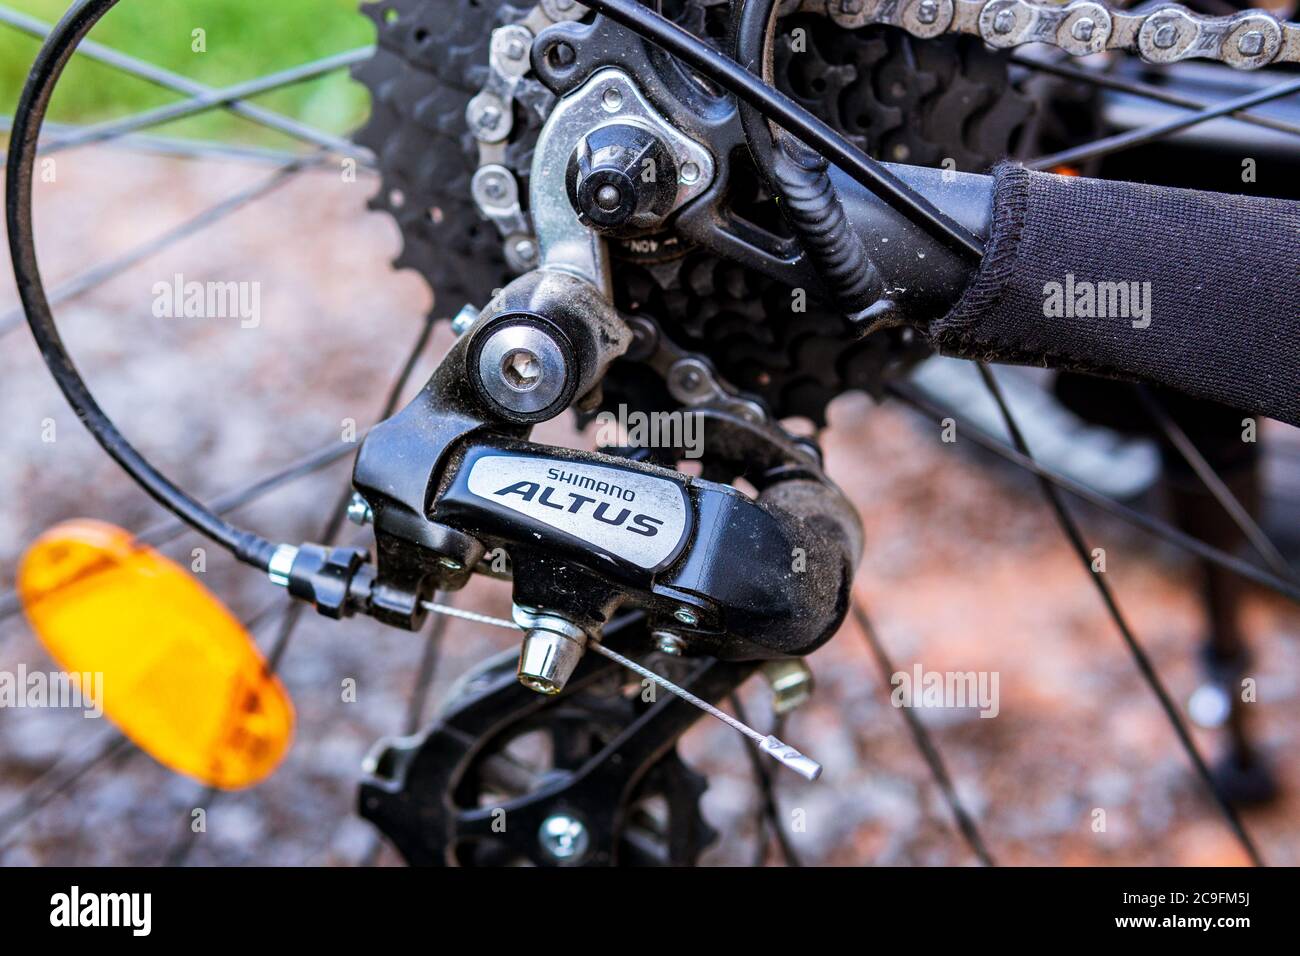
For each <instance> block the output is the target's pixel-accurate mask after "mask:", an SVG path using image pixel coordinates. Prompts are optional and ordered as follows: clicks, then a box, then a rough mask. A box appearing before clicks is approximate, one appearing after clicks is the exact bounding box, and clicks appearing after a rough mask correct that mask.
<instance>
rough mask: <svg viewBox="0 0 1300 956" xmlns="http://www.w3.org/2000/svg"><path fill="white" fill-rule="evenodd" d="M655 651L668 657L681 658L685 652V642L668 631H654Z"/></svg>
mask: <svg viewBox="0 0 1300 956" xmlns="http://www.w3.org/2000/svg"><path fill="white" fill-rule="evenodd" d="M654 640H655V650H657V651H659V653H660V654H667V655H668V656H669V657H681V656H682V654H683V652H684V651H685V650H686V642H685V641H683V640H682V639H681V638H680V637H678V636H677V635H676V634H673V633H670V632H669V631H655V633H654Z"/></svg>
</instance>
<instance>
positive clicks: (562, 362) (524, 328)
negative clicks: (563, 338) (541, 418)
mask: <svg viewBox="0 0 1300 956" xmlns="http://www.w3.org/2000/svg"><path fill="white" fill-rule="evenodd" d="M476 371H477V373H478V380H479V383H480V384H481V385H482V387H483V390H484V391H485V392H486V393H487V395H488V397H489V398H491V399H492V401H494V402H496V403H497V404H498V405H500V406H501V407H502V408H504V409H506V410H508V411H510V412H514V413H516V414H524V415H532V414H536V413H538V412H542V411H544V410H546V409H548V408H550V407H551V406H552V405H554V404H555V403H556V401H557V400H558V399H559V398H560V397H561V396H563V394H564V389H565V386H566V385H567V384H568V381H569V367H568V363H567V360H566V359H565V355H564V352H563V351H562V350H561V348H560V346H559V345H558V344H557V343H556V341H555V339H553V338H551V336H550V335H548V334H547V333H546V332H545V331H543V330H542V329H539V328H537V327H536V326H534V325H530V324H524V323H522V322H521V323H519V324H504V325H502V326H500V327H499V328H497V329H494V330H493V331H492V332H491V334H490V335H489V336H488V338H487V341H486V342H484V343H483V349H482V351H481V352H479V359H478V369H477V370H476Z"/></svg>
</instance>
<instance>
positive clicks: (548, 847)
mask: <svg viewBox="0 0 1300 956" xmlns="http://www.w3.org/2000/svg"><path fill="white" fill-rule="evenodd" d="M560 2H563V0H560ZM569 2H570V3H571V2H572V0H569ZM537 841H538V842H539V843H540V844H541V845H542V849H543V850H545V851H546V852H547V854H548V855H550V856H551V857H552V858H553V859H556V860H580V859H582V857H583V856H585V855H586V853H587V847H588V846H589V845H590V844H591V837H590V836H589V835H588V833H587V827H586V826H585V825H584V824H583V822H582V821H581V820H579V819H577V818H575V817H571V816H568V815H567V814H563V813H557V814H555V816H552V817H547V818H546V819H545V820H543V821H542V826H541V829H540V830H538V831H537Z"/></svg>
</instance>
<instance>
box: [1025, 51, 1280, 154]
mask: <svg viewBox="0 0 1300 956" xmlns="http://www.w3.org/2000/svg"><path fill="white" fill-rule="evenodd" d="M1009 59H1010V60H1011V62H1012V63H1014V64H1016V65H1017V66H1023V67H1025V68H1026V69H1030V70H1037V71H1038V72H1040V73H1050V74H1052V75H1053V76H1059V77H1061V78H1062V79H1066V80H1075V81H1077V82H1080V83H1087V84H1089V85H1091V86H1097V87H1101V88H1102V89H1107V90H1115V91H1116V92H1117V93H1128V94H1129V95H1131V96H1140V97H1142V98H1143V99H1148V100H1155V101H1157V102H1160V103H1168V104H1169V105H1170V106H1180V107H1183V108H1185V109H1189V110H1205V109H1211V108H1213V104H1212V103H1206V102H1205V101H1204V100H1197V99H1193V98H1192V97H1190V96H1183V95H1181V94H1179V93H1171V92H1169V91H1168V90H1166V89H1163V88H1162V87H1159V86H1152V85H1151V84H1149V83H1141V82H1138V81H1137V80H1126V79H1123V78H1122V77H1118V76H1115V75H1113V74H1111V73H1103V72H1101V71H1100V70H1088V69H1084V68H1083V67H1078V66H1068V65H1066V64H1065V63H1057V62H1054V61H1047V60H1035V59H1032V58H1030V57H1028V56H1025V55H1024V54H1023V53H1013V54H1012V55H1011V56H1010V57H1009ZM1228 115H1229V116H1230V117H1231V118H1232V119H1235V120H1240V121H1241V122H1243V123H1250V124H1251V125H1252V126H1261V127H1263V128H1264V129H1271V130H1275V131H1276V132H1279V133H1289V134H1291V135H1292V136H1300V126H1296V125H1295V124H1293V123H1287V122H1285V121H1283V120H1279V119H1273V118H1272V117H1271V116H1262V115H1260V114H1259V113H1250V112H1247V111H1245V110H1236V111H1234V112H1232V113H1229V114H1228Z"/></svg>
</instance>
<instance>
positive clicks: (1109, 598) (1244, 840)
mask: <svg viewBox="0 0 1300 956" xmlns="http://www.w3.org/2000/svg"><path fill="white" fill-rule="evenodd" d="M976 367H977V368H978V369H979V372H980V377H981V378H982V379H983V380H984V385H985V387H987V388H988V390H989V394H990V395H992V396H993V400H994V402H996V403H997V406H998V411H999V412H1000V413H1001V415H1002V420H1003V421H1004V422H1005V423H1006V426H1007V432H1008V433H1009V434H1010V435H1011V440H1012V442H1013V443H1014V444H1015V446H1016V450H1017V451H1019V452H1020V454H1022V455H1024V456H1025V457H1026V458H1028V459H1030V460H1033V455H1032V454H1031V453H1030V450H1029V445H1028V444H1027V443H1026V442H1025V437H1024V435H1023V434H1022V433H1021V431H1020V426H1019V425H1018V424H1017V423H1016V419H1015V416H1014V415H1012V414H1011V408H1010V406H1008V405H1007V401H1006V398H1005V396H1004V395H1003V394H1002V389H1001V387H1000V386H999V385H998V383H997V380H996V379H995V378H994V377H993V373H992V372H991V371H989V367H988V366H987V365H985V364H984V363H983V362H977V363H976ZM1038 483H1039V485H1040V486H1041V487H1042V489H1043V494H1044V495H1046V497H1047V500H1048V503H1049V504H1050V505H1051V507H1052V511H1054V512H1055V513H1056V518H1057V521H1058V522H1059V523H1060V525H1061V530H1062V531H1063V532H1064V533H1065V536H1066V538H1068V539H1069V541H1070V544H1071V546H1072V547H1073V548H1074V550H1075V553H1076V554H1078V556H1079V560H1080V561H1082V562H1083V569H1084V573H1086V574H1087V575H1088V576H1089V577H1090V578H1092V581H1093V584H1094V585H1095V586H1096V588H1097V592H1098V594H1100V595H1101V599H1102V601H1103V603H1105V605H1106V610H1107V611H1108V612H1109V613H1110V617H1111V620H1113V621H1114V622H1115V627H1116V628H1118V630H1119V632H1120V635H1121V636H1122V637H1123V639H1124V643H1125V644H1126V645H1127V646H1128V649H1129V653H1130V654H1132V656H1133V662H1134V663H1135V664H1136V665H1137V669H1138V671H1139V672H1140V673H1141V674H1142V678H1143V680H1145V681H1146V683H1147V686H1148V687H1150V688H1151V693H1152V694H1154V695H1155V697H1156V700H1157V702H1159V704H1160V708H1161V709H1162V710H1163V711H1164V712H1165V716H1166V717H1167V718H1169V723H1170V725H1171V726H1172V727H1173V729H1174V733H1175V734H1176V735H1177V736H1178V741H1179V743H1181V744H1182V746H1183V750H1184V752H1186V754H1187V759H1188V760H1190V761H1191V762H1192V766H1193V767H1195V768H1196V773H1197V775H1198V776H1199V777H1200V778H1201V781H1202V782H1203V783H1204V784H1205V786H1206V788H1207V789H1208V790H1209V792H1210V795H1211V796H1212V797H1213V798H1214V801H1215V803H1217V804H1218V806H1219V809H1220V811H1222V813H1223V817H1224V819H1225V821H1227V824H1228V826H1229V828H1230V829H1231V830H1232V832H1233V833H1234V834H1235V835H1236V837H1237V841H1238V842H1239V843H1240V844H1241V847H1242V849H1243V850H1245V851H1246V856H1247V857H1249V859H1250V861H1251V862H1252V863H1253V864H1254V865H1255V866H1263V865H1264V860H1263V857H1261V856H1260V854H1259V850H1258V849H1257V848H1256V847H1255V843H1254V841H1253V840H1252V839H1251V838H1250V834H1249V833H1247V832H1246V828H1245V826H1244V825H1243V824H1242V822H1241V818H1240V817H1239V816H1238V815H1237V810H1236V808H1235V807H1234V806H1233V805H1232V803H1231V802H1230V801H1229V800H1228V799H1227V798H1226V797H1225V796H1224V795H1223V792H1222V791H1221V790H1220V789H1219V787H1218V785H1217V784H1215V782H1214V777H1213V775H1212V774H1211V773H1210V768H1209V766H1208V765H1207V764H1206V763H1205V758H1203V757H1202V756H1201V752H1200V751H1199V750H1198V749H1197V748H1196V742H1195V741H1194V740H1192V735H1191V732H1190V731H1188V729H1187V724H1186V723H1184V722H1183V718H1182V716H1181V715H1180V714H1179V713H1178V709H1177V708H1176V707H1175V706H1174V702H1173V700H1172V698H1170V696H1169V692H1168V691H1167V690H1166V689H1165V685H1164V683H1163V682H1162V681H1161V680H1160V675H1159V674H1157V673H1156V669H1155V666H1154V665H1153V664H1152V663H1151V659H1150V658H1149V657H1147V653H1146V651H1145V650H1144V649H1143V648H1142V645H1141V644H1140V643H1138V639H1137V636H1136V635H1135V634H1134V633H1133V630H1132V629H1131V628H1130V627H1129V625H1128V621H1127V620H1125V618H1124V615H1123V612H1121V611H1120V608H1119V603H1118V602H1117V601H1116V599H1115V595H1114V592H1112V591H1111V589H1110V585H1109V584H1108V583H1107V582H1106V580H1105V579H1104V578H1103V577H1102V576H1101V575H1100V574H1097V573H1095V572H1094V571H1093V570H1092V558H1091V556H1090V553H1089V551H1088V545H1087V543H1086V542H1085V541H1084V539H1083V533H1082V532H1081V531H1080V529H1079V525H1078V523H1077V522H1076V521H1075V520H1074V517H1073V516H1072V515H1071V514H1070V512H1069V511H1068V510H1066V507H1065V501H1064V499H1063V498H1062V497H1061V494H1060V492H1059V491H1058V490H1057V488H1056V486H1055V485H1054V484H1052V483H1051V482H1050V481H1048V480H1047V479H1045V478H1042V477H1040V478H1039V479H1038Z"/></svg>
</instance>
